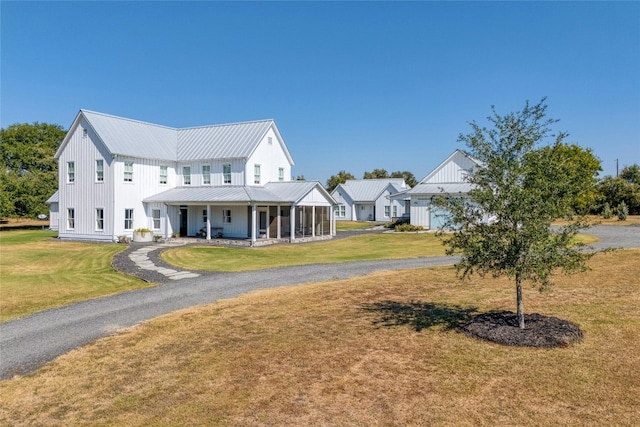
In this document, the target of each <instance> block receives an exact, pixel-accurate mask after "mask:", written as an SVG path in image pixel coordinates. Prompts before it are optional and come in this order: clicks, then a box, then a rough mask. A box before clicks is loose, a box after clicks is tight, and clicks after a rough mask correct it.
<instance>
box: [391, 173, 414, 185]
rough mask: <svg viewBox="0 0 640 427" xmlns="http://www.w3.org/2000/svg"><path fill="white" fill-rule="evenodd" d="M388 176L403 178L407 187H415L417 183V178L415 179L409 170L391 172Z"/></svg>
mask: <svg viewBox="0 0 640 427" xmlns="http://www.w3.org/2000/svg"><path fill="white" fill-rule="evenodd" d="M390 177H391V178H404V182H406V183H407V185H408V186H409V187H415V186H416V184H418V180H417V179H416V177H415V176H414V175H413V174H412V173H411V172H409V171H403V172H401V171H396V172H391V175H390Z"/></svg>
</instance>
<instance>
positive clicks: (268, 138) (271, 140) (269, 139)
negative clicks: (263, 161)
mask: <svg viewBox="0 0 640 427" xmlns="http://www.w3.org/2000/svg"><path fill="white" fill-rule="evenodd" d="M267 142H268V143H269V145H271V144H273V138H271V137H267Z"/></svg>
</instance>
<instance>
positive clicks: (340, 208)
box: [336, 205, 346, 218]
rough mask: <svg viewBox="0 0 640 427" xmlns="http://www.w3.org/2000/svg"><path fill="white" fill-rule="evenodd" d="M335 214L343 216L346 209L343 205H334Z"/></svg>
mask: <svg viewBox="0 0 640 427" xmlns="http://www.w3.org/2000/svg"><path fill="white" fill-rule="evenodd" d="M336 216H339V217H341V218H344V217H345V216H346V209H345V206H344V205H338V206H336Z"/></svg>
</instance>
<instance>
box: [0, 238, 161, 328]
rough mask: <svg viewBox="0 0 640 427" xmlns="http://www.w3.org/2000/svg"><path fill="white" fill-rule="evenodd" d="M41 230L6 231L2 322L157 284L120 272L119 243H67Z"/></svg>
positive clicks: (0, 243)
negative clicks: (116, 259)
mask: <svg viewBox="0 0 640 427" xmlns="http://www.w3.org/2000/svg"><path fill="white" fill-rule="evenodd" d="M55 235H56V233H54V232H50V231H40V230H21V231H3V232H1V233H0V255H1V256H0V284H1V285H0V321H6V320H9V319H13V318H16V317H20V316H25V315H27V314H30V313H33V312H36V311H39V310H44V309H47V308H52V307H58V306H61V305H65V304H69V303H72V302H77V301H82V300H86V299H89V298H96V297H99V296H104V295H109V294H114V293H118V292H122V291H127V290H131V289H137V288H143V287H147V286H151V285H150V284H149V283H146V282H144V281H142V280H140V279H136V278H133V277H130V276H127V275H125V274H122V273H119V272H117V271H115V270H114V269H113V268H112V267H111V259H112V258H113V256H114V255H115V254H116V253H118V252H120V251H122V250H123V249H125V248H126V246H124V245H117V244H102V243H101V244H96V243H77V242H61V241H58V240H54V239H51V237H54V236H55Z"/></svg>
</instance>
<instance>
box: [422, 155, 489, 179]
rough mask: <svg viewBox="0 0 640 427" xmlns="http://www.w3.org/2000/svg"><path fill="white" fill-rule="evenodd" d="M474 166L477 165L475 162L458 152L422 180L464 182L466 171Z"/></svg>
mask: <svg viewBox="0 0 640 427" xmlns="http://www.w3.org/2000/svg"><path fill="white" fill-rule="evenodd" d="M475 166H477V165H476V163H474V162H473V161H472V160H471V159H469V158H468V157H467V156H465V155H463V154H462V153H459V152H458V153H456V155H455V156H453V158H451V160H450V161H449V162H447V163H446V164H444V165H443V166H442V167H441V168H440V169H438V170H437V171H435V172H434V174H433V175H432V176H430V177H428V179H426V180H424V183H431V184H436V183H450V182H464V177H465V175H466V172H467V171H468V170H470V169H472V168H473V167H475Z"/></svg>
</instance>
